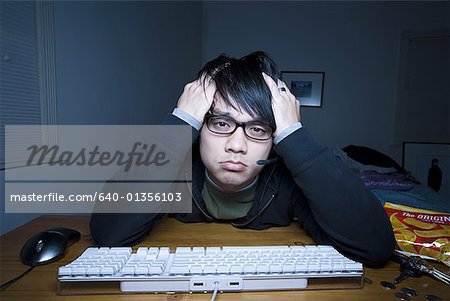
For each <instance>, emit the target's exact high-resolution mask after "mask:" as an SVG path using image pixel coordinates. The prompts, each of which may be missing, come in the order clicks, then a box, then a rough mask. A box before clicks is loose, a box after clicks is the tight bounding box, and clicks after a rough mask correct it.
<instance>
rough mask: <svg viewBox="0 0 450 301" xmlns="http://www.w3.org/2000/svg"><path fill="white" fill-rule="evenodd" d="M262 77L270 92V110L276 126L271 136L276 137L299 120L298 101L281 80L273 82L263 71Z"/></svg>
mask: <svg viewBox="0 0 450 301" xmlns="http://www.w3.org/2000/svg"><path fill="white" fill-rule="evenodd" d="M263 77H264V80H265V81H266V84H267V86H268V87H269V89H270V92H271V94H272V111H273V115H274V117H275V123H276V126H277V129H276V131H275V132H274V133H273V136H274V137H276V136H277V135H278V134H280V133H281V132H282V131H284V130H285V129H287V128H288V127H290V126H291V125H293V124H295V123H298V122H300V103H299V101H298V100H297V99H296V98H295V96H294V95H293V94H292V93H291V91H289V89H288V87H287V86H286V84H285V83H284V82H283V81H281V80H278V83H275V81H274V80H273V79H272V78H271V77H270V76H268V75H267V74H265V73H264V72H263Z"/></svg>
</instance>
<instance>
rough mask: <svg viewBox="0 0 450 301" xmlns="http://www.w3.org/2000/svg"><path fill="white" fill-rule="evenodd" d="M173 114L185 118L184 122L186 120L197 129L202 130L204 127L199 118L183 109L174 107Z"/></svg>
mask: <svg viewBox="0 0 450 301" xmlns="http://www.w3.org/2000/svg"><path fill="white" fill-rule="evenodd" d="M172 115H174V116H176V117H178V118H180V119H181V120H183V121H184V122H186V123H187V124H189V125H190V126H192V127H193V128H195V129H197V131H200V128H201V127H202V124H201V123H200V122H199V121H198V120H197V119H195V118H194V117H192V116H191V115H190V114H189V113H186V112H185V111H183V110H180V109H178V108H175V109H173V112H172Z"/></svg>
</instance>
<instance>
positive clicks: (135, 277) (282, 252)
mask: <svg viewBox="0 0 450 301" xmlns="http://www.w3.org/2000/svg"><path fill="white" fill-rule="evenodd" d="M362 275H363V266H362V264H360V263H357V262H355V261H352V260H350V259H348V258H346V257H344V256H343V255H341V254H340V253H338V252H337V251H336V250H335V249H334V248H333V247H331V246H256V247H255V246H249V247H178V248H176V250H175V251H171V250H170V249H169V248H167V247H159V248H158V247H150V248H146V247H140V248H138V249H137V250H132V249H131V248H128V247H118V248H88V249H86V250H85V251H84V253H83V254H81V256H79V257H78V258H77V259H76V260H74V261H72V262H71V263H69V264H67V265H65V266H61V267H60V268H59V271H58V281H59V284H60V285H64V284H67V283H70V284H72V285H74V284H77V285H78V286H79V287H80V286H81V287H82V285H83V283H91V282H97V283H99V284H100V283H105V282H116V283H118V284H119V288H120V291H122V292H155V293H158V292H207V291H212V290H214V289H215V287H216V286H218V290H219V291H258V290H295V289H307V288H308V286H309V284H310V283H313V282H314V280H315V281H316V282H317V281H318V283H319V284H321V286H320V288H334V287H335V285H334V284H333V285H330V287H327V279H329V280H331V279H334V280H338V281H337V282H340V281H339V280H343V279H345V280H349V279H350V280H351V282H352V283H353V284H354V283H356V284H357V285H356V287H360V284H361V280H362ZM335 282H336V281H335ZM335 282H330V283H335ZM344 282H345V281H344ZM350 287H352V288H353V287H354V286H350ZM350 287H349V288H350Z"/></svg>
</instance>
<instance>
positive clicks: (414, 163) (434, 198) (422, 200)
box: [335, 142, 450, 213]
mask: <svg viewBox="0 0 450 301" xmlns="http://www.w3.org/2000/svg"><path fill="white" fill-rule="evenodd" d="M335 153H336V155H337V156H339V157H341V159H343V160H345V161H346V163H347V164H348V165H349V166H350V167H351V168H352V169H353V170H354V171H355V173H357V174H358V175H359V176H360V178H361V180H362V181H363V183H364V185H365V186H366V187H367V188H369V189H370V190H371V191H372V192H373V193H374V194H375V195H376V196H377V198H378V199H379V200H380V202H381V203H382V204H383V205H384V204H385V203H386V202H389V203H394V204H400V205H406V206H411V207H415V208H420V209H426V210H431V211H439V212H444V213H450V197H449V196H450V191H449V189H450V187H449V186H450V184H449V183H450V182H449V175H450V143H415V142H414V143H413V142H404V143H403V154H402V165H399V164H398V163H397V162H396V161H395V160H393V159H392V158H390V157H389V156H387V155H386V154H383V153H381V152H379V151H377V150H374V149H372V148H369V147H365V146H356V145H348V146H346V147H344V148H343V149H342V150H341V149H336V150H335ZM433 159H437V166H436V165H435V166H434V168H432V169H431V170H430V168H431V167H432V162H434V163H436V162H435V161H433ZM439 170H440V174H441V180H440V185H437V183H438V182H439V181H438V180H439ZM429 173H430V178H431V183H429V181H428V180H429ZM433 181H434V183H433ZM429 185H430V186H431V187H434V189H433V188H431V187H430V186H429ZM436 190H438V191H436Z"/></svg>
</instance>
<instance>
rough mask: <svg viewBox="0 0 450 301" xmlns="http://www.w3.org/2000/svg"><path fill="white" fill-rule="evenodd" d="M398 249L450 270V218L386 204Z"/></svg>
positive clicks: (412, 208)
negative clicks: (437, 263) (428, 259)
mask: <svg viewBox="0 0 450 301" xmlns="http://www.w3.org/2000/svg"><path fill="white" fill-rule="evenodd" d="M384 210H386V213H387V214H388V216H389V220H390V221H391V225H392V228H393V230H394V236H395V240H396V241H397V246H396V247H397V249H399V250H401V251H404V252H407V253H411V254H414V255H419V256H427V257H431V258H433V259H436V260H439V261H441V262H443V263H444V264H445V265H447V266H450V214H448V213H442V212H436V211H429V210H423V209H418V208H414V207H409V206H404V205H397V204H392V203H385V205H384Z"/></svg>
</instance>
